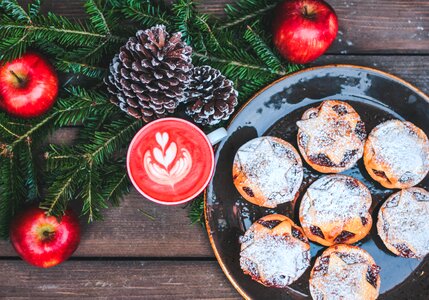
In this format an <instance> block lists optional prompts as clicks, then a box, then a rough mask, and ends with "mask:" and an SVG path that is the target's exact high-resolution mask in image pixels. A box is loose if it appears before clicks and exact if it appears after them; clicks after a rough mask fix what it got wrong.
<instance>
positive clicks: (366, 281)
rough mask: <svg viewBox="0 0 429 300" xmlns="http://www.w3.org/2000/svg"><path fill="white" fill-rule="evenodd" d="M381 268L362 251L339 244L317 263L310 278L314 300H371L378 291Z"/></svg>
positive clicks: (324, 254)
mask: <svg viewBox="0 0 429 300" xmlns="http://www.w3.org/2000/svg"><path fill="white" fill-rule="evenodd" d="M379 273H380V267H379V266H377V265H376V264H375V261H374V259H373V258H372V256H371V255H369V253H368V252H366V251H365V250H363V249H361V248H359V247H355V246H350V245H344V244H342V245H341V244H339V245H335V246H332V247H330V248H328V249H326V250H325V251H324V252H323V253H322V255H321V256H320V257H318V258H317V259H316V262H315V264H314V267H313V269H312V270H311V274H310V293H311V296H312V297H313V299H314V300H374V299H377V297H378V294H379V290H380V275H379Z"/></svg>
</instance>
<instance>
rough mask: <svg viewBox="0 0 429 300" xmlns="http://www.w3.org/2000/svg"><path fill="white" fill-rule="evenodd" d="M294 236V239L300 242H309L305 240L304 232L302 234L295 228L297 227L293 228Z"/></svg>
mask: <svg viewBox="0 0 429 300" xmlns="http://www.w3.org/2000/svg"><path fill="white" fill-rule="evenodd" d="M292 236H293V237H294V238H297V239H298V240H300V241H301V242H304V243H306V242H307V240H306V239H305V237H304V235H303V234H302V232H301V231H300V230H299V229H297V228H295V227H292Z"/></svg>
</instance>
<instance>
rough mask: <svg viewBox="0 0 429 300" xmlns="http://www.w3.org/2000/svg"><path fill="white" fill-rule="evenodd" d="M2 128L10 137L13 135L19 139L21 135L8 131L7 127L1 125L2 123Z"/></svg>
mask: <svg viewBox="0 0 429 300" xmlns="http://www.w3.org/2000/svg"><path fill="white" fill-rule="evenodd" d="M0 128H1V129H3V130H4V131H5V132H6V133H8V134H10V135H12V136H14V137H16V138H19V135H17V134H16V133H14V132H12V131H11V130H10V129H8V128H7V127H5V126H4V125H2V124H1V123H0Z"/></svg>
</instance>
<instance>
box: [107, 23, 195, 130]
mask: <svg viewBox="0 0 429 300" xmlns="http://www.w3.org/2000/svg"><path fill="white" fill-rule="evenodd" d="M191 54H192V48H191V47H189V46H187V45H186V43H185V42H183V41H182V40H181V33H175V34H173V35H171V36H170V35H169V34H168V32H166V30H165V26H163V25H157V26H154V27H152V28H150V29H147V30H140V31H138V32H137V33H136V37H131V38H130V39H129V40H128V42H127V43H126V44H125V45H124V46H122V47H121V48H120V52H119V54H117V55H116V56H115V57H114V58H113V61H112V63H111V64H110V74H109V76H108V77H107V79H106V80H105V83H106V85H107V89H108V91H109V92H110V93H111V94H112V95H113V96H112V97H111V99H110V100H111V102H112V103H114V104H115V105H117V106H119V107H120V108H121V109H122V110H123V111H125V112H126V113H127V114H129V115H131V116H133V117H135V118H142V119H143V120H144V121H145V122H150V121H152V120H154V119H158V118H162V117H164V116H165V115H167V114H168V113H173V112H174V110H175V109H176V107H177V106H178V105H179V103H180V102H182V101H184V99H185V98H184V93H185V88H186V87H187V85H188V83H189V81H190V77H191V74H192V68H193V65H192V59H191Z"/></svg>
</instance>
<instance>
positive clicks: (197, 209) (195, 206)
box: [189, 194, 204, 226]
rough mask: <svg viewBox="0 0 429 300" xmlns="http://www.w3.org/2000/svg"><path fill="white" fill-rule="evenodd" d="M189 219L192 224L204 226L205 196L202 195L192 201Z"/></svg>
mask: <svg viewBox="0 0 429 300" xmlns="http://www.w3.org/2000/svg"><path fill="white" fill-rule="evenodd" d="M189 219H190V220H191V224H197V223H198V224H200V225H202V226H204V195H203V194H201V195H199V196H198V197H197V198H195V199H194V200H192V202H191V205H190V209H189Z"/></svg>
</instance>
